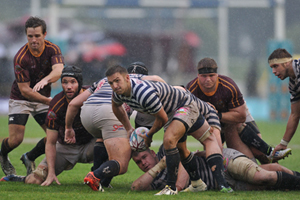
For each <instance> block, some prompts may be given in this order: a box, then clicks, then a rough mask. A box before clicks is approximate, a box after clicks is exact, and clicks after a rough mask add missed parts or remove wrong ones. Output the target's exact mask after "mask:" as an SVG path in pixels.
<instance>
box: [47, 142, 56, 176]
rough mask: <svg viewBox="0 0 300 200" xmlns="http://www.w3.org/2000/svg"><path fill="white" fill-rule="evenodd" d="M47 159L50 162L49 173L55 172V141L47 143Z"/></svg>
mask: <svg viewBox="0 0 300 200" xmlns="http://www.w3.org/2000/svg"><path fill="white" fill-rule="evenodd" d="M45 153H46V159H47V164H48V173H49V174H51V173H54V174H55V159H56V145H55V143H54V144H53V143H48V142H47V144H46V150H45Z"/></svg>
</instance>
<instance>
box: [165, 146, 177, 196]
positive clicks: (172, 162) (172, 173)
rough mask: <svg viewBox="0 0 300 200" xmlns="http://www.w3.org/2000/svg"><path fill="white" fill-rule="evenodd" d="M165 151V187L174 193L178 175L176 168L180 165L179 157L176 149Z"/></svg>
mask: <svg viewBox="0 0 300 200" xmlns="http://www.w3.org/2000/svg"><path fill="white" fill-rule="evenodd" d="M165 151H166V164H167V177H168V179H167V185H168V186H169V187H171V189H172V190H174V191H176V180H177V175H178V167H179V163H180V155H179V150H178V148H177V147H175V148H174V149H169V150H165Z"/></svg>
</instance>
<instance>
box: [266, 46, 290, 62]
mask: <svg viewBox="0 0 300 200" xmlns="http://www.w3.org/2000/svg"><path fill="white" fill-rule="evenodd" d="M274 58H292V55H291V54H290V53H289V52H288V51H287V50H286V49H281V48H278V49H276V50H274V51H273V52H272V53H271V55H270V56H269V58H268V61H269V60H272V59H274Z"/></svg>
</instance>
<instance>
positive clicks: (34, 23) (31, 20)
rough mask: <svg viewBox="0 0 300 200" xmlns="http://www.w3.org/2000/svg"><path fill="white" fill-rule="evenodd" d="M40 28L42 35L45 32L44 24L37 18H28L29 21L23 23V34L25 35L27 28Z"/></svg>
mask: <svg viewBox="0 0 300 200" xmlns="http://www.w3.org/2000/svg"><path fill="white" fill-rule="evenodd" d="M39 26H41V27H42V32H43V34H45V33H46V31H47V25H46V22H45V21H44V20H42V19H40V18H38V17H33V16H31V17H29V19H28V20H27V21H26V22H25V33H26V34H27V28H36V27H39Z"/></svg>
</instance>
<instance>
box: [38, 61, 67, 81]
mask: <svg viewBox="0 0 300 200" xmlns="http://www.w3.org/2000/svg"><path fill="white" fill-rule="evenodd" d="M63 68H64V66H63V64H56V65H53V67H52V71H51V72H50V74H48V76H45V77H44V78H43V79H44V80H46V81H47V82H48V83H55V82H56V81H57V80H58V79H60V77H61V72H62V70H63Z"/></svg>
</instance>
